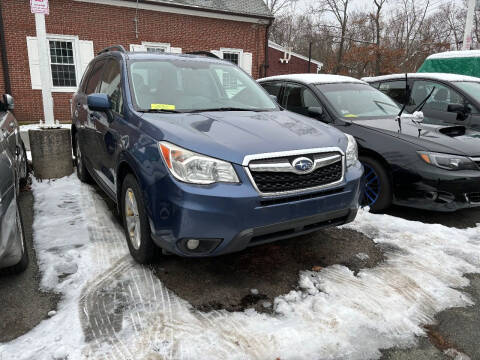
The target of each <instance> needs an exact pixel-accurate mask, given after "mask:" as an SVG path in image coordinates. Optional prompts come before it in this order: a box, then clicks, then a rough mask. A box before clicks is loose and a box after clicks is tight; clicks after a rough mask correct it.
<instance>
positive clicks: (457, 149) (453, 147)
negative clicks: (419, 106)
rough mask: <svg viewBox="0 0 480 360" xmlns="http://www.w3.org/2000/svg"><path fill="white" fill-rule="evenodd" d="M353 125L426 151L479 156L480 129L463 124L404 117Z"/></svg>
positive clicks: (356, 122) (355, 121)
mask: <svg viewBox="0 0 480 360" xmlns="http://www.w3.org/2000/svg"><path fill="white" fill-rule="evenodd" d="M352 122H353V123H354V124H356V125H359V126H363V127H367V128H371V129H375V130H377V131H381V132H383V133H386V134H389V135H392V136H395V137H398V138H401V139H403V140H405V141H408V142H411V143H414V144H417V145H419V146H420V147H422V148H423V149H424V150H429V151H433V152H440V153H449V154H456V155H467V156H478V155H480V132H478V131H475V130H471V129H468V128H465V127H464V126H449V125H441V124H427V123H416V122H413V121H412V120H411V119H402V122H401V128H400V126H399V124H398V122H397V120H396V119H393V118H390V119H380V120H354V121H352Z"/></svg>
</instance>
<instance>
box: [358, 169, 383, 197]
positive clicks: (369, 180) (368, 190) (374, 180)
mask: <svg viewBox="0 0 480 360" xmlns="http://www.w3.org/2000/svg"><path fill="white" fill-rule="evenodd" d="M363 167H364V168H365V172H364V173H363V181H364V189H363V200H362V205H363V206H372V205H373V204H375V203H376V202H377V200H378V198H379V196H380V188H381V185H380V178H379V176H378V174H377V173H376V172H375V170H374V169H373V167H371V166H370V165H368V164H365V163H364V164H363Z"/></svg>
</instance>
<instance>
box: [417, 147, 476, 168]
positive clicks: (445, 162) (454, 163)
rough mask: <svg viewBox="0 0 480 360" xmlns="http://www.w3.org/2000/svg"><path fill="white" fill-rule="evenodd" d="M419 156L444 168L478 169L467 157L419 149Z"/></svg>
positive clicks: (428, 162) (431, 163)
mask: <svg viewBox="0 0 480 360" xmlns="http://www.w3.org/2000/svg"><path fill="white" fill-rule="evenodd" d="M418 154H419V155H420V158H421V159H422V160H423V161H425V162H426V163H427V164H430V165H434V166H436V167H439V168H442V169H446V170H479V168H478V166H477V165H476V164H475V163H474V162H473V161H472V160H470V159H469V158H468V157H465V156H459V155H449V154H440V153H432V152H425V151H419V152H418Z"/></svg>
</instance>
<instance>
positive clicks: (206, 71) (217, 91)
mask: <svg viewBox="0 0 480 360" xmlns="http://www.w3.org/2000/svg"><path fill="white" fill-rule="evenodd" d="M129 77H130V84H131V90H132V93H133V98H134V102H135V105H136V108H137V110H139V111H164V112H196V111H228V110H239V111H247V110H251V111H268V110H276V109H278V108H277V106H276V105H275V103H274V102H273V100H272V99H271V98H270V97H269V96H268V95H267V94H266V93H265V91H264V90H263V89H262V88H261V87H260V86H259V85H258V84H257V83H256V82H255V81H254V80H253V79H252V78H250V77H249V76H248V75H247V74H245V73H244V72H243V71H241V70H240V69H239V68H238V67H236V66H234V65H230V64H222V63H213V62H208V61H203V60H198V59H188V58H186V59H174V60H172V59H168V60H163V59H162V60H148V61H143V60H139V61H134V62H131V63H130V65H129Z"/></svg>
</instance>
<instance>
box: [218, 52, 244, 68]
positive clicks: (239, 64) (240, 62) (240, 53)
mask: <svg viewBox="0 0 480 360" xmlns="http://www.w3.org/2000/svg"><path fill="white" fill-rule="evenodd" d="M220 52H221V53H222V59H224V55H225V53H228V54H237V55H238V64H237V65H238V66H239V67H242V65H243V49H232V48H220Z"/></svg>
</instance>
